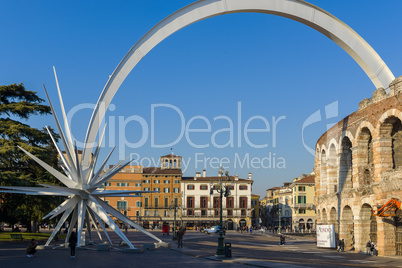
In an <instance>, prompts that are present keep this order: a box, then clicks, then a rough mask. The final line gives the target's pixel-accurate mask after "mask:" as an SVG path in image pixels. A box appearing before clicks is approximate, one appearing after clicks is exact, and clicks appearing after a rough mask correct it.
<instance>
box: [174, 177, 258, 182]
mask: <svg viewBox="0 0 402 268" xmlns="http://www.w3.org/2000/svg"><path fill="white" fill-rule="evenodd" d="M219 179H220V177H219V176H215V177H196V180H194V177H182V178H181V180H182V181H195V182H197V181H202V182H210V181H219ZM222 181H226V178H225V177H222ZM229 181H234V176H229ZM239 182H253V181H252V180H249V179H240V178H239Z"/></svg>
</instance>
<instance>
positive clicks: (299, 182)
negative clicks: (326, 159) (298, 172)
mask: <svg viewBox="0 0 402 268" xmlns="http://www.w3.org/2000/svg"><path fill="white" fill-rule="evenodd" d="M290 187H291V189H292V199H293V204H292V209H293V215H292V220H293V230H295V231H309V230H310V229H315V228H316V219H317V216H316V211H315V205H314V197H315V179H314V173H311V174H309V175H303V176H302V177H298V178H296V179H294V180H293V183H292V184H291V185H290Z"/></svg>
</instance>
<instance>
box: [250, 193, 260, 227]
mask: <svg viewBox="0 0 402 268" xmlns="http://www.w3.org/2000/svg"><path fill="white" fill-rule="evenodd" d="M251 208H252V211H251V225H252V226H259V225H260V220H261V218H260V196H259V195H258V194H251Z"/></svg>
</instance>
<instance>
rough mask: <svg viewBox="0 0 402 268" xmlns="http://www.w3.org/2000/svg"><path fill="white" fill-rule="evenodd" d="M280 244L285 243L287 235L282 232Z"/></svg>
mask: <svg viewBox="0 0 402 268" xmlns="http://www.w3.org/2000/svg"><path fill="white" fill-rule="evenodd" d="M279 245H281V246H282V245H285V236H284V235H283V234H281V236H280V242H279Z"/></svg>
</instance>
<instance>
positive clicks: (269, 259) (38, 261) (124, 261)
mask: <svg viewBox="0 0 402 268" xmlns="http://www.w3.org/2000/svg"><path fill="white" fill-rule="evenodd" d="M109 234H110V236H111V238H112V240H113V241H114V242H116V244H115V245H116V246H115V247H114V248H112V249H111V250H110V251H97V250H96V248H95V247H91V246H88V247H87V248H86V249H78V250H77V254H76V255H77V258H76V259H71V258H70V252H69V249H49V250H39V251H38V252H37V253H36V254H35V256H34V258H27V257H26V254H25V248H26V246H27V244H28V241H23V242H0V267H1V268H3V267H13V268H15V267H26V266H33V267H39V266H40V267H54V266H57V267H85V268H88V267H115V266H118V267H137V266H140V265H141V266H146V267H160V266H163V267H184V266H185V267H188V266H191V267H203V268H204V267H205V268H207V267H244V266H254V267H290V268H296V267H322V266H325V267H339V265H337V263H336V262H331V261H335V260H337V259H334V258H338V260H339V258H344V259H345V260H347V259H348V260H349V261H350V260H351V261H350V262H349V263H348V264H347V265H346V266H349V267H350V266H352V267H389V266H392V267H402V258H401V257H390V258H388V257H373V258H370V259H368V260H367V261H366V262H365V261H364V257H366V256H362V254H356V253H352V252H345V253H342V254H336V251H334V250H329V249H317V248H316V247H315V245H314V243H313V242H312V241H309V240H311V238H295V239H289V240H287V245H286V246H278V245H277V243H276V242H275V243H274V244H275V245H274V244H273V245H268V244H267V243H270V242H269V241H272V242H273V241H276V240H277V239H276V237H274V236H272V235H262V234H252V235H251V234H244V235H238V234H236V233H232V234H231V233H229V234H228V237H227V239H229V237H231V238H230V239H237V240H236V242H235V241H233V242H234V243H235V244H233V247H232V249H235V250H234V252H235V254H234V256H233V258H223V259H221V258H217V257H215V256H213V255H214V251H215V249H216V238H217V237H216V236H206V235H204V234H200V233H196V232H191V231H189V232H187V234H186V235H185V237H184V248H182V249H178V248H177V244H175V243H172V246H171V248H170V249H168V248H162V249H156V250H152V251H145V252H144V253H135V254H129V253H123V248H124V246H117V245H118V241H119V238H118V237H116V236H115V234H114V233H112V232H111V233H109ZM153 234H155V235H157V236H158V237H159V238H161V239H162V240H163V241H164V242H171V238H172V237H171V236H162V234H161V233H160V232H157V231H156V232H153ZM127 237H128V238H129V239H130V241H134V242H133V243H134V245H135V247H137V248H140V247H141V246H142V245H143V244H145V243H150V242H152V241H151V240H150V239H149V237H146V236H144V235H142V234H141V233H139V232H135V231H133V230H131V231H129V232H128V234H127ZM253 237H254V239H253ZM241 238H244V239H245V240H241ZM269 239H271V240H269ZM58 243H61V241H59V242H58ZM263 243H265V246H267V245H268V246H269V247H265V251H258V250H256V249H257V248H260V249H261V247H262V246H264V245H263ZM40 244H42V245H43V244H44V241H41V242H40ZM202 244H204V246H202ZM236 244H237V245H236ZM236 246H237V247H238V248H240V249H242V250H241V251H240V252H241V253H243V254H240V253H238V251H237V253H236ZM300 248H302V249H303V251H306V252H305V253H306V254H304V253H302V252H300ZM247 251H248V252H254V253H255V254H254V255H253V254H250V253H245V252H247ZM258 252H266V253H265V254H270V255H266V256H264V255H261V254H262V253H258ZM275 252H276V253H275ZM295 252H297V253H298V255H294V254H295ZM232 253H233V251H232ZM307 253H309V254H307ZM272 254H273V255H272ZM280 254H289V255H280ZM303 254H304V255H303ZM276 255H277V256H285V257H284V258H282V257H278V258H276V259H275V258H273V257H275V256H276ZM301 255H303V256H305V257H304V258H305V259H300V256H301ZM318 255H320V256H321V255H325V256H324V257H327V260H326V261H325V262H322V263H321V264H320V263H319V262H318V263H313V262H312V259H311V258H313V257H314V256H315V257H316V256H318ZM367 257H368V256H367ZM298 258H299V259H298ZM390 259H391V260H393V261H392V262H390V261H389V260H390ZM338 264H339V262H338ZM390 264H391V265H390Z"/></svg>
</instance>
